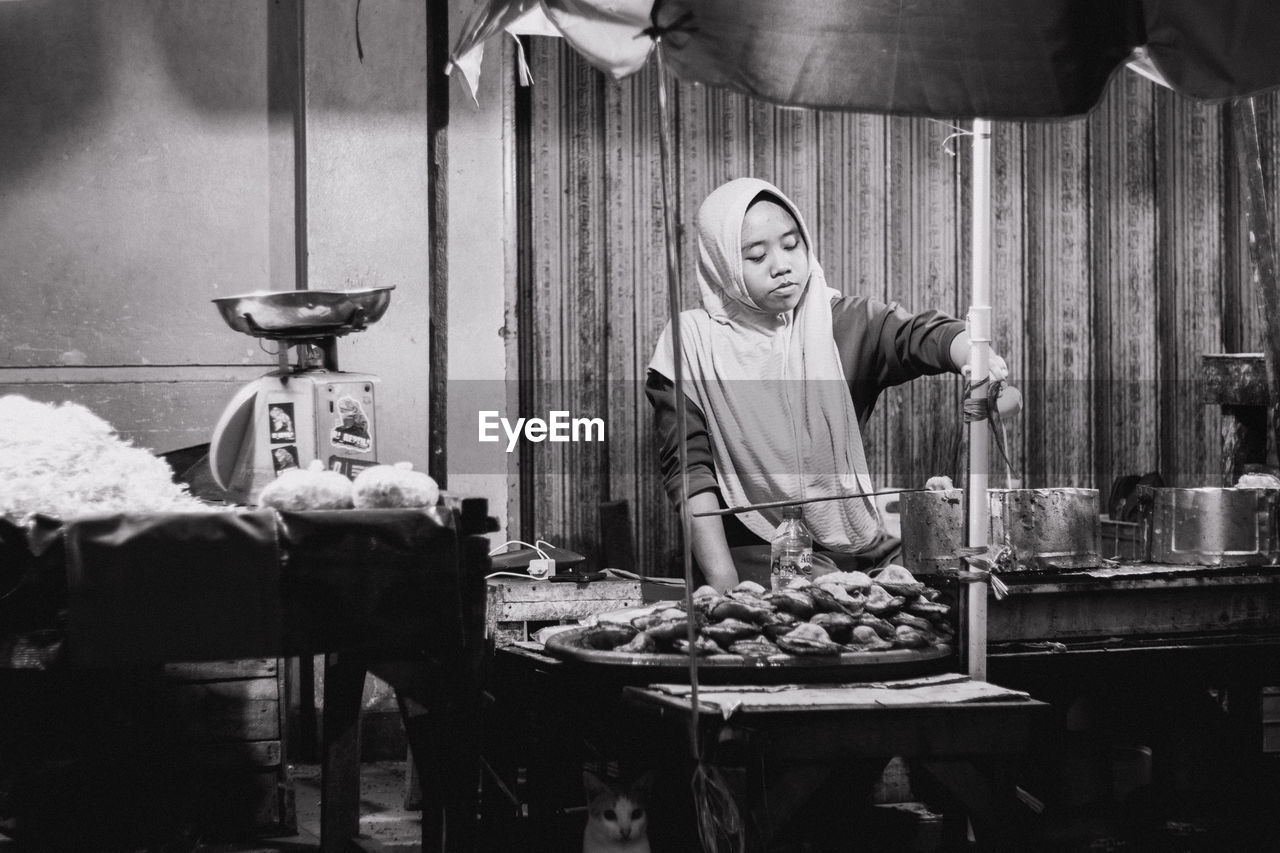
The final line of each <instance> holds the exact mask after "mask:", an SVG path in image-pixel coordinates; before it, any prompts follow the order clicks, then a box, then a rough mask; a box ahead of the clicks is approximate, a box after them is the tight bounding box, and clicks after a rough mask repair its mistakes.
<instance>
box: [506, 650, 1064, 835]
mask: <svg viewBox="0 0 1280 853" xmlns="http://www.w3.org/2000/svg"><path fill="white" fill-rule="evenodd" d="M497 657H498V661H497V663H498V664H499V666H498V667H496V669H497V670H498V671H499V672H500V673H502V681H503V683H502V685H500V686H501V687H503V688H504V689H505V690H506V691H513V692H514V695H508V696H506V697H505V698H504V696H503V694H502V693H501V692H499V693H498V694H497V698H498V702H499V705H504V704H505V705H514V706H516V707H517V708H519V709H522V710H524V711H526V712H530V711H531V712H532V713H533V714H534V715H535V719H534V721H533V724H532V725H533V727H532V730H531V731H529V732H527V733H523V734H522V735H521V737H522V741H521V743H522V746H521V747H520V750H519V755H518V756H517V757H518V759H519V760H520V761H523V762H525V763H526V764H527V765H531V766H528V768H527V769H528V772H527V779H528V787H529V789H530V797H531V799H532V801H531V802H529V803H527V804H526V805H527V808H528V810H529V814H530V817H531V818H532V819H533V820H534V822H535V823H538V824H541V823H543V822H546V821H550V820H551V819H552V818H553V817H554V814H553V813H554V812H555V810H556V805H557V804H556V803H554V802H547V801H545V798H546V797H547V793H546V792H547V791H548V790H553V791H554V790H556V789H557V785H556V780H557V779H560V780H563V781H564V782H565V784H564V785H561V786H560V788H561V789H566V788H568V786H570V785H573V784H577V782H576V779H575V778H570V777H572V776H573V773H576V768H577V761H580V760H581V756H580V755H578V754H577V753H575V752H573V751H572V749H573V745H574V744H575V743H576V742H578V741H580V740H582V739H587V740H591V739H593V738H598V737H601V736H603V737H607V738H609V739H611V742H612V744H613V745H614V747H615V748H616V749H617V750H618V752H617V753H613V754H605V755H604V756H603V757H601V760H607V759H613V758H617V759H619V761H618V763H619V764H620V765H622V766H623V768H624V770H626V769H627V758H628V756H630V757H633V758H638V760H639V761H641V762H642V763H643V765H644V766H646V767H647V768H648V769H652V767H653V766H654V764H655V763H657V764H658V765H660V766H661V767H662V768H663V769H664V772H666V773H667V783H666V790H667V792H668V796H670V797H675V796H676V795H677V794H678V795H679V796H680V797H683V798H685V799H686V800H687V799H688V791H689V788H688V780H689V778H690V777H689V773H690V771H691V769H692V766H693V764H692V762H691V760H690V752H689V746H688V732H689V721H690V715H691V711H690V708H689V703H688V699H687V697H686V696H685V695H683V694H684V691H687V690H688V687H687V685H684V686H682V685H657V684H645V683H636V678H637V674H636V673H635V672H630V673H625V672H599V673H591V672H589V671H584V668H583V667H578V666H571V665H566V664H565V663H564V662H562V661H557V660H555V659H554V658H550V657H548V656H547V655H545V654H544V653H541V652H539V651H537V650H536V649H535V648H533V647H532V646H530V645H524V646H519V645H517V646H510V647H507V648H504V649H501V650H499V651H498V654H497ZM522 680H523V681H524V682H525V689H518V686H519V682H521V681H522ZM961 698H963V699H965V700H966V701H959V700H960V699H961ZM730 707H731V708H732V711H731V712H730V713H728V714H727V715H726V710H727V709H729V708H730ZM1046 710H1047V706H1045V705H1044V704H1043V703H1041V702H1038V701H1036V700H1034V699H1030V698H1028V697H1026V696H1025V695H1024V694H1020V693H1017V692H1015V691H1005V690H1002V689H1001V688H998V687H994V686H993V685H989V684H983V683H980V682H972V681H970V679H968V678H967V677H966V676H962V675H957V674H945V675H942V676H933V677H924V678H918V679H912V680H911V681H910V682H896V683H892V682H890V683H877V684H874V685H866V686H862V687H850V686H827V687H816V686H808V687H806V686H803V685H787V686H780V687H779V686H775V687H768V688H763V687H760V688H732V687H718V686H717V687H705V688H704V689H703V693H701V694H700V706H699V710H698V714H697V717H698V725H699V726H700V731H701V732H702V733H703V737H702V740H703V743H704V744H707V745H708V747H709V751H708V754H707V757H708V760H709V761H710V762H712V765H713V766H724V767H726V768H727V767H729V766H730V765H733V766H734V767H735V768H736V769H741V767H742V765H743V763H744V762H743V761H742V759H743V757H744V754H745V753H744V750H746V752H748V753H749V755H750V759H749V760H748V761H746V762H745V763H746V764H748V765H750V767H752V768H759V767H761V766H763V767H766V768H767V773H764V774H762V778H754V777H753V779H752V782H751V784H748V785H746V786H745V787H742V788H740V789H738V790H736V791H735V797H736V798H737V801H738V802H739V805H740V809H741V811H742V813H743V814H744V815H747V816H748V818H749V820H750V823H751V827H752V831H751V833H750V835H749V836H748V838H749V841H750V843H751V845H752V846H751V848H750V849H752V850H765V849H767V844H768V839H769V838H770V837H773V836H774V835H775V834H777V833H779V832H781V831H783V830H784V828H785V827H786V825H787V823H788V819H789V818H790V817H791V816H792V815H793V814H795V813H797V811H798V810H800V809H801V808H802V807H803V806H804V805H805V803H806V800H808V799H809V798H810V797H811V796H812V795H813V794H814V793H815V792H816V791H818V790H819V789H820V788H822V786H823V785H824V783H827V782H828V781H830V780H832V779H834V778H836V777H837V776H843V774H845V772H846V771H847V770H848V768H849V767H850V766H851V765H852V764H854V763H857V762H864V763H865V766H866V768H867V769H868V771H869V772H870V771H874V773H873V775H869V776H867V777H866V778H865V779H860V780H859V781H860V782H864V783H865V785H866V787H865V789H864V790H865V792H866V794H867V795H868V796H869V794H870V791H871V787H872V785H873V784H874V782H875V779H876V778H877V777H878V775H879V771H880V770H882V769H883V766H884V764H885V762H887V761H888V760H889V759H890V758H892V757H894V756H903V757H907V758H910V759H912V760H913V762H915V763H914V766H915V767H917V768H921V769H923V770H927V772H928V774H929V776H930V779H931V780H936V782H935V784H936V787H937V789H939V790H940V791H941V792H943V793H944V794H945V795H946V798H947V800H946V804H947V806H948V811H947V816H948V818H949V819H951V820H959V825H960V827H961V828H962V825H963V820H962V818H963V816H965V815H970V816H972V818H973V819H974V821H975V825H976V826H977V827H978V831H979V834H980V835H981V838H982V841H983V844H984V845H986V847H987V848H988V849H1008V850H1017V849H1019V847H1018V846H1017V845H1018V840H1019V838H1020V836H1021V827H1020V826H1019V822H1018V817H1019V815H1020V813H1021V812H1022V811H1024V807H1022V806H1020V805H1017V804H1015V802H1014V800H1013V789H1012V781H1011V779H1012V777H1011V773H1012V770H1013V769H1014V768H1015V767H1016V765H1017V764H1018V763H1019V761H1020V759H1021V756H1022V755H1024V754H1025V753H1026V751H1027V750H1028V749H1029V747H1030V745H1031V743H1032V735H1033V731H1034V729H1035V727H1036V726H1037V724H1038V719H1039V717H1040V715H1041V714H1042V713H1043V712H1044V711H1046ZM508 725H510V724H508ZM717 744H719V747H716V745H717ZM495 763H496V762H495ZM566 764H567V765H570V769H571V770H572V771H573V772H572V773H571V772H569V771H568V770H566V769H565V768H564V767H563V766H562V765H566ZM735 772H736V770H735ZM672 774H678V775H675V776H672ZM624 775H625V774H624ZM762 787H763V789H764V790H765V791H766V792H767V802H765V801H763V800H762V799H759V798H756V797H754V796H753V795H752V794H751V793H750V792H751V791H758V790H760V789H761V788H762ZM672 792H674V793H672ZM578 796H579V797H580V794H579V795H578ZM852 802H855V801H854V800H850V801H848V802H847V803H846V805H848V804H849V803H852ZM665 805H667V806H668V809H667V814H670V813H671V811H672V809H671V808H670V805H671V804H670V802H668V803H666V804H665ZM766 806H767V808H766ZM658 810H659V811H660V810H661V809H658ZM651 811H655V809H653V808H651ZM846 811H850V810H849V809H846ZM580 831H581V830H579V832H580ZM540 832H541V830H535V831H534V835H533V837H532V838H531V839H522V841H523V843H524V846H523V847H521V849H524V850H531V851H533V850H538V851H541V850H546V851H551V850H557V849H559V848H557V847H555V846H554V840H555V839H550V838H548V837H546V836H544V835H542V834H540ZM682 837H683V838H685V840H686V841H688V840H689V839H691V838H692V836H690V835H689V834H688V832H685V834H684V835H683V836H682ZM656 843H657V842H655V844H656ZM1022 849H1025V848H1022Z"/></svg>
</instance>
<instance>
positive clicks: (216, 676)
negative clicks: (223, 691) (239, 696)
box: [164, 658, 280, 681]
mask: <svg viewBox="0 0 1280 853" xmlns="http://www.w3.org/2000/svg"><path fill="white" fill-rule="evenodd" d="M279 664H280V661H279V660H278V659H276V658H245V659H243V660H222V661H207V662H204V663H167V664H165V665H164V674H165V675H166V676H168V677H170V678H175V679H182V680H184V681H226V680H229V679H236V678H266V677H268V676H271V677H274V676H275V674H276V672H277V670H278V669H279Z"/></svg>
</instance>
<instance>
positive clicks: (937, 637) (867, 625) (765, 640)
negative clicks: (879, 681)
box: [582, 566, 955, 659]
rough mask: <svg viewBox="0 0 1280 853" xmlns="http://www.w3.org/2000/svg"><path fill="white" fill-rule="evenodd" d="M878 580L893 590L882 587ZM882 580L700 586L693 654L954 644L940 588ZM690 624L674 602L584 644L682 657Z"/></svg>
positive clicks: (596, 633) (905, 579)
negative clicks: (725, 589)
mask: <svg viewBox="0 0 1280 853" xmlns="http://www.w3.org/2000/svg"><path fill="white" fill-rule="evenodd" d="M879 577H883V578H884V579H885V581H886V582H887V583H888V584H889V587H891V588H889V587H885V586H882V585H881V583H880V580H879ZM879 577H877V578H876V579H874V580H873V579H872V578H871V577H869V576H868V575H866V574H863V573H862V572H838V573H835V574H829V575H825V576H822V577H821V578H819V579H818V580H817V581H815V582H814V583H811V584H805V585H801V586H798V587H792V588H789V589H784V590H776V591H774V592H769V591H767V590H765V589H764V588H763V587H762V586H760V585H759V584H755V583H750V582H746V583H741V584H739V585H738V586H736V587H734V588H733V589H731V590H729V592H727V593H725V594H721V593H719V592H717V591H716V590H714V589H712V588H711V587H709V586H704V587H699V588H698V589H697V590H695V591H694V593H693V616H692V618H693V623H694V625H695V628H696V634H695V639H694V648H693V651H694V652H695V653H696V654H699V655H717V654H734V655H740V656H742V657H746V658H769V659H773V658H779V657H780V656H781V657H782V658H785V656H787V655H799V656H804V657H813V656H817V657H821V656H824V655H828V656H834V655H840V654H843V653H848V652H880V651H888V650H889V649H925V648H930V647H933V646H936V645H943V644H948V643H950V642H951V640H952V639H953V638H954V635H955V633H954V631H953V630H952V628H951V623H950V622H949V621H947V617H948V616H949V615H950V614H951V607H950V605H948V604H946V603H945V602H944V600H943V595H942V593H941V592H940V591H939V590H937V589H933V588H931V587H928V586H925V585H924V584H923V583H922V582H920V581H918V580H916V579H915V577H913V576H912V574H911V572H909V571H907V570H906V569H905V568H903V567H901V566H889V567H887V568H885V569H883V570H881V572H880V574H879ZM689 621H690V615H689V613H688V612H687V611H686V610H685V606H684V602H683V601H680V602H671V604H670V605H669V606H666V607H663V608H661V609H657V610H654V611H653V612H651V613H647V614H645V615H643V616H638V617H636V618H634V619H632V620H631V622H630V625H616V624H609V625H603V624H602V625H599V626H597V627H595V628H588V629H587V630H586V631H585V632H584V634H583V639H582V642H583V645H585V646H586V647H587V648H591V649H597V650H611V651H618V652H627V653H633V654H651V653H667V654H672V653H678V654H687V653H688V651H689Z"/></svg>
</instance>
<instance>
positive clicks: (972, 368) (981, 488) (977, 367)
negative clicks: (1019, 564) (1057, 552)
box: [965, 119, 991, 680]
mask: <svg viewBox="0 0 1280 853" xmlns="http://www.w3.org/2000/svg"><path fill="white" fill-rule="evenodd" d="M972 194H973V198H972V205H973V208H972V209H973V223H972V227H971V237H972V247H971V253H970V256H971V258H972V263H973V268H972V273H971V276H972V289H971V296H970V299H971V301H970V305H969V318H968V320H969V341H970V343H971V345H972V346H971V347H970V349H969V381H970V382H973V383H976V382H981V381H982V380H983V379H986V378H987V376H988V375H989V373H990V367H989V361H990V355H991V122H990V121H988V120H986V119H974V121H973V188H972ZM987 429H988V427H987V422H986V421H985V420H974V421H970V422H969V487H968V494H969V537H968V538H969V546H970V547H973V548H982V547H985V546H986V544H987V524H988V514H989V511H988V508H987V471H988V444H987ZM966 591H967V595H968V602H967V603H968V609H967V611H966V612H967V614H968V618H967V620H966V623H965V624H966V626H967V632H966V633H967V644H966V651H967V657H968V664H969V675H970V676H972V677H973V678H976V679H983V680H985V679H986V677H987V584H985V583H971V584H969V585H968V586H967V587H966Z"/></svg>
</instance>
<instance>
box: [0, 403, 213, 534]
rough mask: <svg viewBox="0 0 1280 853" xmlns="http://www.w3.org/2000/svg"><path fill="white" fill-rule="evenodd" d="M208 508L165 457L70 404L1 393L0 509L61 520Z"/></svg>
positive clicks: (14, 517)
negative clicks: (189, 490) (179, 480)
mask: <svg viewBox="0 0 1280 853" xmlns="http://www.w3.org/2000/svg"><path fill="white" fill-rule="evenodd" d="M202 509H203V510H209V511H213V507H211V506H209V505H208V504H205V503H202V502H201V501H199V500H197V499H196V498H194V497H192V496H191V495H190V494H188V493H187V487H186V486H184V485H182V484H179V483H175V482H174V481H173V471H172V470H171V469H170V468H169V465H168V464H167V463H166V462H165V461H164V460H163V459H159V458H157V457H155V456H153V455H152V454H151V453H149V452H148V451H146V450H143V449H142V448H138V447H134V446H133V445H132V443H131V442H128V441H126V440H124V439H122V438H120V437H119V436H118V435H116V431H115V430H114V429H112V427H111V425H110V424H109V423H107V422H106V421H104V420H103V419H102V418H100V417H98V416H97V415H95V414H93V412H90V411H89V410H88V409H86V408H85V407H83V406H79V405H76V404H74V403H63V404H62V405H60V406H53V405H49V404H47V403H37V402H35V401H34V400H29V399H27V398H26V397H22V396H18V395H11V396H6V397H0V516H4V517H6V518H8V519H10V520H11V521H16V522H18V523H22V522H23V521H25V520H26V519H27V518H28V517H29V516H31V515H33V514H36V513H40V514H42V515H47V516H52V517H53V518H59V519H63V520H69V519H73V518H77V517H79V516H84V515H93V514H99V513H112V512H156V511H170V510H181V511H191V510H202Z"/></svg>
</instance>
